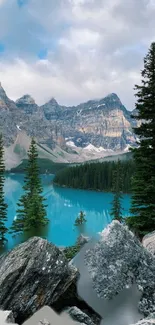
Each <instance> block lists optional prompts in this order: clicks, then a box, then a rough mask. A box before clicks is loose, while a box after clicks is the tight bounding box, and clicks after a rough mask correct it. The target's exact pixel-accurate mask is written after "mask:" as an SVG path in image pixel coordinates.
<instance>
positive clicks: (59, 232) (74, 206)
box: [5, 174, 130, 248]
mask: <svg viewBox="0 0 155 325" xmlns="http://www.w3.org/2000/svg"><path fill="white" fill-rule="evenodd" d="M52 179H53V176H52V175H42V182H43V188H44V196H45V198H46V199H47V201H46V204H47V205H48V207H47V216H48V218H49V220H50V222H49V226H48V231H47V233H46V235H44V237H46V238H47V239H48V240H49V241H50V242H52V243H54V244H55V245H57V246H70V245H73V244H74V243H75V241H76V239H77V237H78V236H79V233H80V231H81V230H80V229H77V227H75V226H74V222H75V219H76V217H77V216H78V214H79V212H80V211H81V210H82V211H84V212H85V213H86V219H87V223H86V225H85V229H84V232H85V234H86V235H88V236H93V235H95V234H97V233H98V232H100V231H102V230H103V229H104V228H105V227H106V226H107V224H108V223H110V222H111V216H110V209H111V201H112V198H113V195H112V194H111V193H101V192H95V191H86V190H75V189H67V188H60V187H55V186H53V185H52ZM23 180H24V175H21V174H16V175H13V174H11V175H9V176H7V177H6V181H5V195H6V202H7V204H8V221H7V226H8V227H10V226H11V224H12V221H13V219H14V217H15V215H16V208H17V202H18V200H19V198H20V196H21V194H22V185H23ZM123 208H124V216H127V215H129V209H130V195H124V196H123ZM8 239H9V248H11V247H12V246H14V239H12V236H11V235H8Z"/></svg>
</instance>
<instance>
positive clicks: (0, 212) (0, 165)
mask: <svg viewBox="0 0 155 325" xmlns="http://www.w3.org/2000/svg"><path fill="white" fill-rule="evenodd" d="M4 181H5V164H4V147H3V137H2V134H0V249H2V248H3V247H4V246H5V243H6V242H7V239H6V233H7V232H8V229H7V227H6V221H7V207H8V206H7V204H6V202H5V197H4Z"/></svg>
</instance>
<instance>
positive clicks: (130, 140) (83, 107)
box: [0, 84, 136, 169]
mask: <svg viewBox="0 0 155 325" xmlns="http://www.w3.org/2000/svg"><path fill="white" fill-rule="evenodd" d="M135 125H136V122H135V120H134V119H132V118H131V112H129V111H128V110H127V109H126V108H125V107H124V106H123V104H122V103H121V101H120V99H119V97H118V96H117V95H116V94H115V93H112V94H109V95H108V96H106V97H104V98H102V99H99V100H90V101H88V102H86V103H82V104H80V105H77V106H72V107H67V106H62V105H59V104H58V102H57V101H56V99H55V98H51V100H50V101H49V102H47V103H46V104H44V105H42V106H40V107H39V106H38V105H37V104H36V103H35V100H34V99H33V98H32V97H31V96H30V95H28V94H26V95H24V96H22V97H21V98H19V99H17V100H16V102H14V101H12V100H10V99H9V98H8V97H7V95H6V93H5V91H4V89H3V88H2V86H1V84H0V131H1V132H2V133H3V135H4V144H5V158H6V167H7V168H8V169H9V168H11V167H15V166H17V165H19V164H20V163H21V161H22V160H23V159H25V158H26V151H27V149H28V146H29V143H30V139H31V137H32V136H34V137H35V138H36V141H37V145H38V150H39V156H40V157H41V158H46V159H49V160H52V161H54V162H63V163H68V162H69V163H73V162H83V161H86V160H94V159H100V158H103V157H105V156H109V155H118V154H120V153H124V152H127V151H128V150H129V147H130V146H134V145H135V139H136V138H135V135H134V134H133V131H132V127H133V126H135Z"/></svg>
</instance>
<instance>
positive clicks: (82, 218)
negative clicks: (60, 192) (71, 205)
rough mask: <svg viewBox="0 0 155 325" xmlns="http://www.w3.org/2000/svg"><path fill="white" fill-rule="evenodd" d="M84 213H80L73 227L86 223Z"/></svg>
mask: <svg viewBox="0 0 155 325" xmlns="http://www.w3.org/2000/svg"><path fill="white" fill-rule="evenodd" d="M85 216H86V215H85V213H84V212H83V211H80V213H79V216H78V217H77V218H76V220H75V226H79V225H83V224H84V223H85V222H86V219H85Z"/></svg>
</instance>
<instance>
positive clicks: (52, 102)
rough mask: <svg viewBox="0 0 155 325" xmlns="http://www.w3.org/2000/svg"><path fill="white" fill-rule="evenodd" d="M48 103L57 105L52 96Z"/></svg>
mask: <svg viewBox="0 0 155 325" xmlns="http://www.w3.org/2000/svg"><path fill="white" fill-rule="evenodd" d="M48 103H49V104H51V105H58V103H57V101H56V99H55V98H54V97H52V98H51V99H50V101H49V102H48Z"/></svg>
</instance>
